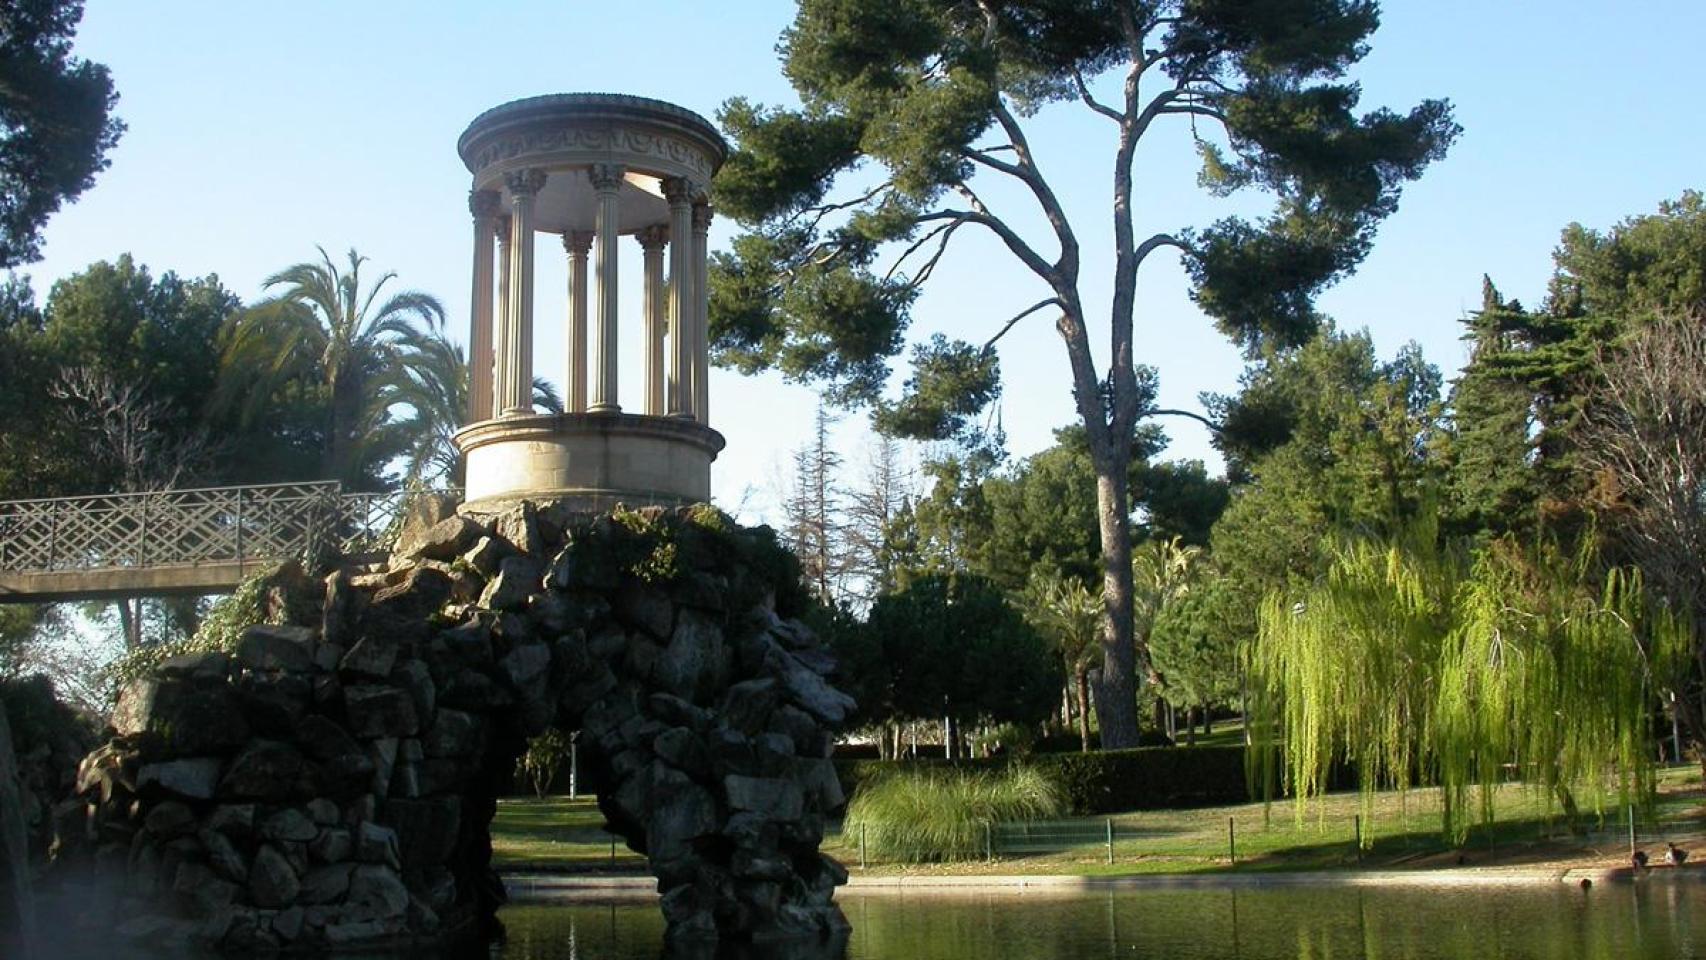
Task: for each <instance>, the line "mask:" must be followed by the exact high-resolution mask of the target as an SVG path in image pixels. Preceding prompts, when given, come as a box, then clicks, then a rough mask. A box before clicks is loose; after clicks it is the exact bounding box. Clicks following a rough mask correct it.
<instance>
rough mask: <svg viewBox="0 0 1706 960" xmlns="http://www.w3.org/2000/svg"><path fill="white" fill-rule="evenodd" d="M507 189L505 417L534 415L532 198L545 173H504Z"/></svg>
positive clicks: (524, 171) (535, 171) (541, 171)
mask: <svg viewBox="0 0 1706 960" xmlns="http://www.w3.org/2000/svg"><path fill="white" fill-rule="evenodd" d="M504 186H505V187H507V188H509V204H510V213H509V220H510V225H509V256H510V260H511V261H512V262H511V264H510V272H509V305H510V313H511V315H512V318H513V319H512V320H511V322H510V333H511V336H510V341H511V342H510V343H509V344H508V345H507V346H508V352H507V356H508V358H509V364H508V366H509V378H508V380H507V381H506V384H505V386H506V387H507V388H508V391H509V392H508V394H507V395H506V396H505V397H504V402H503V414H504V416H506V417H507V416H516V415H522V414H529V413H532V412H533V198H534V196H535V195H536V194H538V193H539V189H540V188H541V187H543V186H545V171H543V170H536V169H532V168H528V169H526V170H517V171H515V172H513V173H506V174H504Z"/></svg>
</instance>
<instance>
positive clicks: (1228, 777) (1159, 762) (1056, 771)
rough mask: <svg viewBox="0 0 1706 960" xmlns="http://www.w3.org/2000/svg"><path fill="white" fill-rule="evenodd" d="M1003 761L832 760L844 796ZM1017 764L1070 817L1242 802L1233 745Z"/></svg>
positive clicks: (1046, 757) (1239, 755)
mask: <svg viewBox="0 0 1706 960" xmlns="http://www.w3.org/2000/svg"><path fill="white" fill-rule="evenodd" d="M1008 762H1009V759H1008V758H1006V757H998V758H992V759H988V760H961V761H949V760H941V759H919V760H847V759H837V760H836V761H835V769H836V772H837V773H838V774H839V775H840V777H841V787H842V790H843V791H844V792H845V793H846V794H847V795H848V796H849V797H851V796H852V795H853V794H854V792H855V791H857V790H858V789H859V786H860V785H861V784H863V783H864V782H866V781H867V780H868V779H869V778H870V777H872V776H876V775H879V774H882V773H887V772H890V771H896V770H918V769H932V768H934V769H941V768H951V767H961V768H964V769H967V770H995V769H1000V768H1002V767H1004V766H1006V764H1007V763H1008ZM1022 762H1023V763H1025V764H1026V765H1027V766H1029V767H1031V768H1032V769H1035V770H1037V771H1038V772H1040V773H1043V774H1045V775H1047V776H1048V777H1049V778H1050V779H1052V780H1054V781H1055V782H1056V783H1058V784H1059V785H1060V787H1061V790H1062V791H1063V792H1064V793H1065V794H1066V800H1067V804H1068V805H1069V806H1070V807H1071V808H1072V811H1073V812H1074V813H1077V814H1099V813H1114V812H1117V811H1120V810H1160V809H1169V808H1177V807H1205V806H1216V805H1220V804H1229V803H1243V802H1245V801H1247V800H1249V799H1250V792H1249V789H1248V788H1247V786H1246V783H1245V778H1244V748H1243V747H1241V746H1230V747H1190V748H1186V749H1180V748H1177V747H1139V748H1138V749H1135V750H1107V751H1099V752H1096V753H1054V754H1033V755H1031V756H1029V757H1026V758H1024V760H1023V761H1022Z"/></svg>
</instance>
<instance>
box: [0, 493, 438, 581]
mask: <svg viewBox="0 0 1706 960" xmlns="http://www.w3.org/2000/svg"><path fill="white" fill-rule="evenodd" d="M427 492H428V491H418V490H415V491H399V492H395V493H349V494H346V493H344V492H343V488H342V486H341V485H340V484H338V483H336V482H334V481H323V482H310V483H274V484H260V485H254V486H240V487H202V488H197V489H188V490H158V491H149V492H143V493H113V494H99V495H95V496H84V497H55V498H50V499H38V500H13V501H6V502H0V571H7V572H16V573H53V572H64V571H72V570H103V569H121V568H145V567H168V566H197V565H202V564H231V563H235V564H239V565H241V564H245V563H248V562H250V561H254V560H276V559H285V558H289V557H302V558H313V557H317V556H322V555H324V554H326V553H328V552H336V553H344V554H349V553H363V552H370V551H374V550H381V549H385V548H386V547H388V546H389V545H390V543H391V542H392V541H393V540H394V539H395V536H396V533H397V531H398V529H399V528H400V526H401V523H402V519H403V516H404V514H405V512H406V509H407V507H408V505H409V503H410V501H411V500H412V499H413V498H414V497H417V496H420V495H422V494H424V493H427Z"/></svg>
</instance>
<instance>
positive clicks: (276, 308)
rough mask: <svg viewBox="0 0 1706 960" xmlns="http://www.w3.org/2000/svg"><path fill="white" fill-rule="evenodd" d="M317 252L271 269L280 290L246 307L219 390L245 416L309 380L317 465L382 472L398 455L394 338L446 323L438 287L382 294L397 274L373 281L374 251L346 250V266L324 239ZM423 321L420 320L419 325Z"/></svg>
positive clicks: (354, 475) (342, 475) (370, 475)
mask: <svg viewBox="0 0 1706 960" xmlns="http://www.w3.org/2000/svg"><path fill="white" fill-rule="evenodd" d="M316 249H318V250H319V251H320V261H319V262H318V263H314V262H304V263H298V264H293V265H292V266H289V267H286V268H285V269H283V270H281V271H279V272H278V273H275V274H273V275H272V276H270V277H268V278H267V279H266V281H265V284H264V287H265V289H267V290H273V289H275V288H278V289H279V292H278V293H277V295H275V296H273V297H272V298H270V299H268V300H266V301H264V302H262V303H260V304H257V305H256V306H255V307H253V308H251V309H250V310H248V311H246V312H245V314H244V316H243V317H242V318H241V319H239V320H238V322H237V324H236V325H235V327H234V328H233V329H232V331H231V333H230V335H229V336H228V337H227V340H226V343H225V356H224V361H225V362H224V382H223V383H222V385H221V391H220V395H221V398H222V399H223V400H224V401H226V402H230V401H232V400H237V399H239V398H241V410H240V414H241V419H242V420H243V422H244V423H245V424H249V423H252V422H253V421H254V419H255V418H256V417H257V416H258V415H259V414H260V413H261V412H262V411H263V410H264V409H266V407H267V406H268V405H269V404H270V403H271V402H272V400H273V398H274V396H275V395H276V394H277V392H278V391H279V390H281V389H283V388H284V387H285V386H286V384H288V383H289V382H291V381H299V382H312V383H314V384H316V385H317V386H318V388H319V390H320V391H321V392H322V394H323V396H322V397H321V398H320V399H321V401H322V402H323V403H324V420H323V423H324V428H323V429H324V436H323V438H322V442H321V451H320V452H321V462H320V474H321V475H322V476H324V477H327V478H330V479H336V480H342V481H344V482H346V483H352V484H363V483H372V482H375V480H376V475H377V469H378V468H380V467H382V466H383V465H384V463H385V462H386V461H387V460H388V459H389V458H390V456H391V455H392V454H394V453H395V452H396V451H395V448H389V449H388V448H387V443H386V441H387V440H390V439H393V436H392V434H391V433H390V432H389V431H386V430H384V429H382V428H383V426H384V425H385V422H386V420H387V417H388V411H389V405H388V404H386V403H384V402H383V399H382V398H381V397H380V396H379V392H380V391H379V389H378V388H379V387H380V385H381V384H382V383H383V382H384V381H385V380H386V379H387V377H388V376H389V374H390V373H391V371H393V370H394V368H395V366H396V364H397V357H396V350H397V345H398V344H399V343H400V342H401V341H402V340H404V339H405V338H407V337H409V336H412V335H417V334H419V333H420V332H421V329H422V326H424V328H425V330H426V331H428V332H431V331H436V330H438V329H440V328H441V327H443V325H444V307H443V305H442V304H440V303H439V302H438V300H437V298H435V297H433V296H432V295H431V294H428V293H423V292H421V291H418V290H402V291H399V292H396V293H393V294H391V295H390V296H389V297H388V298H387V299H386V300H384V301H383V302H379V296H380V293H381V292H382V291H383V290H384V288H385V286H386V284H387V283H389V282H390V281H391V280H393V279H395V278H396V274H395V273H392V272H386V273H384V274H382V275H380V277H379V278H378V279H377V280H375V281H374V282H373V284H372V285H371V286H370V287H368V288H366V289H365V290H364V289H363V288H362V284H361V267H362V264H364V263H366V262H367V258H366V257H363V256H360V255H359V254H357V253H356V252H355V251H354V250H351V251H349V264H348V267H347V268H345V269H343V270H340V269H339V268H338V265H337V264H335V263H333V262H332V258H331V256H330V255H328V254H327V253H326V251H325V248H323V247H317V248H316ZM417 322H418V323H419V324H420V325H421V326H417Z"/></svg>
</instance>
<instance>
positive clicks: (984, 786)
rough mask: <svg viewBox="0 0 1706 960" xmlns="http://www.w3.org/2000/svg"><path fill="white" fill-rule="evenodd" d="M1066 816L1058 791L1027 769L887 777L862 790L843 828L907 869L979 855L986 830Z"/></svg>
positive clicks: (897, 773)
mask: <svg viewBox="0 0 1706 960" xmlns="http://www.w3.org/2000/svg"><path fill="white" fill-rule="evenodd" d="M1065 810H1066V805H1065V803H1064V802H1063V799H1062V796H1061V791H1060V789H1059V788H1058V787H1057V786H1056V785H1055V783H1054V782H1053V781H1052V780H1051V779H1049V777H1047V776H1046V775H1044V774H1043V773H1041V772H1039V771H1038V770H1035V769H1033V768H1030V767H1021V766H1012V767H1009V768H1007V769H1005V770H1001V771H970V770H935V771H933V770H928V769H913V770H906V771H895V772H892V773H888V774H886V775H884V776H881V777H878V778H877V779H875V780H874V781H872V782H870V783H868V784H866V785H865V787H864V789H862V790H860V791H859V793H858V794H857V795H856V796H855V797H854V798H853V802H852V803H850V804H849V805H848V807H847V819H846V823H845V826H844V829H845V830H846V832H847V833H848V834H849V835H852V834H859V835H861V836H862V837H863V838H864V842H865V843H866V844H867V845H868V847H869V849H870V850H871V851H872V852H874V853H876V854H877V855H878V856H881V857H887V858H890V859H896V860H904V861H908V862H914V863H916V862H921V861H934V860H967V859H971V858H974V857H977V856H980V855H982V853H983V849H984V836H985V831H986V828H987V826H988V825H989V824H991V823H998V822H1000V823H1005V822H1010V821H1018V820H1042V819H1048V818H1052V817H1058V816H1060V815H1061V814H1062V813H1064V812H1065Z"/></svg>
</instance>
